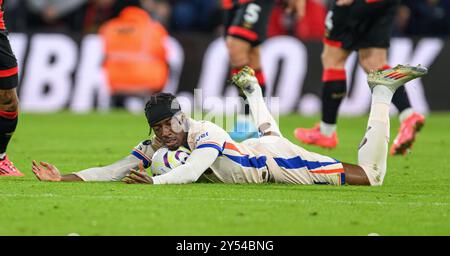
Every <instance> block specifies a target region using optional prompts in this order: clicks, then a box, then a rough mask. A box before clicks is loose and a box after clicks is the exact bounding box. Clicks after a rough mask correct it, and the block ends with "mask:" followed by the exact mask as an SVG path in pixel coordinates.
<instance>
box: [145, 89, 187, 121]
mask: <svg viewBox="0 0 450 256" xmlns="http://www.w3.org/2000/svg"><path fill="white" fill-rule="evenodd" d="M180 111H181V107H180V104H179V103H178V101H177V98H176V97H175V96H174V95H173V94H171V93H164V92H161V93H157V94H155V95H152V96H151V97H150V99H149V100H148V101H147V103H146V104H145V117H146V118H147V121H148V124H149V125H150V127H152V126H154V125H155V124H156V123H158V122H159V121H161V120H163V119H166V118H168V117H172V116H174V115H175V114H177V113H178V112H180Z"/></svg>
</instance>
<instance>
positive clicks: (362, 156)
mask: <svg viewBox="0 0 450 256" xmlns="http://www.w3.org/2000/svg"><path fill="white" fill-rule="evenodd" d="M392 96H393V93H392V91H391V90H390V89H389V88H387V87H386V86H383V85H378V86H375V87H374V88H373V92H372V106H371V108H370V114H369V121H368V126H367V130H366V134H365V136H364V138H363V141H362V142H361V144H360V146H359V151H358V165H359V166H361V167H362V168H363V169H364V171H365V172H366V174H367V177H368V178H369V181H370V184H371V185H381V184H382V183H383V179H384V176H385V174H386V162H387V152H388V143H389V125H390V124H389V106H390V103H391V100H392Z"/></svg>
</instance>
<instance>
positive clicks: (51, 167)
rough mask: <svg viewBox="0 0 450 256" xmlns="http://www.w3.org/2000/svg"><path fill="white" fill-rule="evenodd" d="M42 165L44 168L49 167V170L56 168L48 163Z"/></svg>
mask: <svg viewBox="0 0 450 256" xmlns="http://www.w3.org/2000/svg"><path fill="white" fill-rule="evenodd" d="M41 164H42V165H43V166H45V167H47V168H48V169H53V168H54V166H53V165H52V164H50V163H47V162H41Z"/></svg>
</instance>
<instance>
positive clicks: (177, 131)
mask: <svg viewBox="0 0 450 256" xmlns="http://www.w3.org/2000/svg"><path fill="white" fill-rule="evenodd" d="M152 129H153V131H154V132H155V135H156V136H157V137H158V138H159V139H161V140H162V142H163V143H164V144H165V145H166V146H167V148H169V149H170V150H176V149H178V148H179V147H180V146H182V145H183V142H184V140H185V137H186V132H185V131H184V130H183V129H182V128H181V124H180V123H179V122H178V120H177V119H175V118H170V117H169V118H166V119H163V120H161V121H160V122H158V123H157V124H155V125H154V126H152Z"/></svg>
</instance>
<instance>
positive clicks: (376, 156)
mask: <svg viewBox="0 0 450 256" xmlns="http://www.w3.org/2000/svg"><path fill="white" fill-rule="evenodd" d="M393 72H396V73H397V74H399V75H397V76H395V77H392V76H391V74H392V73H393ZM427 72H428V71H427V69H426V68H423V67H420V66H418V67H411V66H402V65H398V66H396V67H394V68H392V69H387V70H384V71H374V72H371V73H370V74H369V75H368V83H369V86H370V88H371V91H372V105H371V109H370V114H369V121H368V125H367V130H366V134H365V136H364V138H363V140H362V141H361V144H360V146H359V151H358V165H359V166H361V167H362V168H363V169H364V171H365V172H366V174H367V177H368V179H369V181H370V185H372V186H379V185H381V184H382V183H383V180H384V176H385V174H386V163H387V154H388V143H389V125H390V124H389V106H390V104H391V101H392V97H393V95H394V93H395V91H396V90H397V89H398V88H399V87H401V86H403V84H405V83H406V82H408V81H410V80H413V79H415V78H418V77H421V76H424V75H426V74H427Z"/></svg>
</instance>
